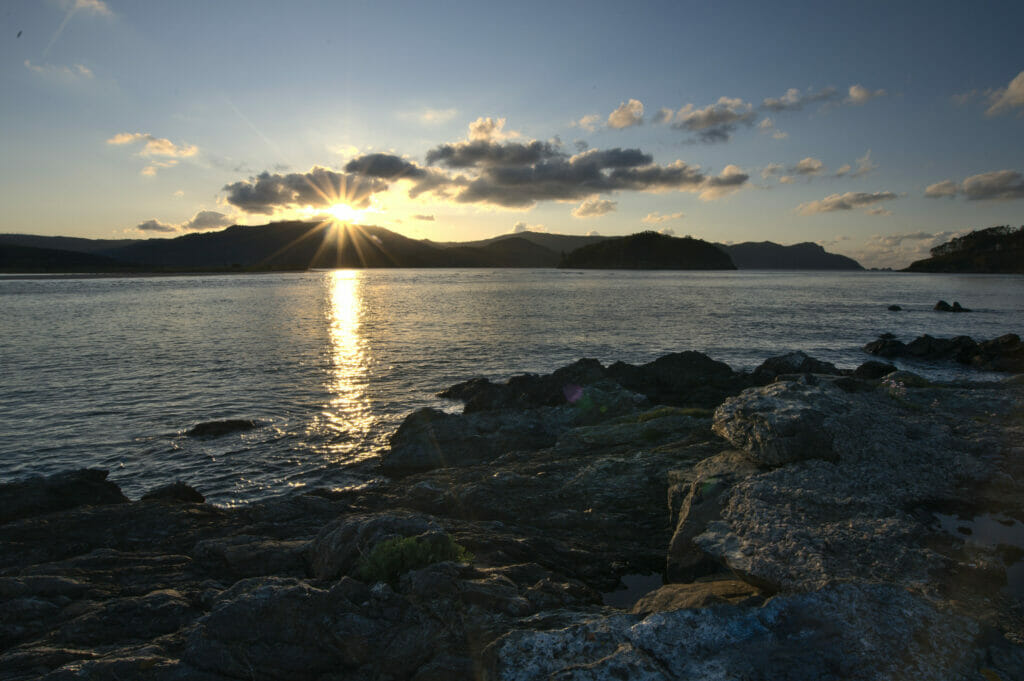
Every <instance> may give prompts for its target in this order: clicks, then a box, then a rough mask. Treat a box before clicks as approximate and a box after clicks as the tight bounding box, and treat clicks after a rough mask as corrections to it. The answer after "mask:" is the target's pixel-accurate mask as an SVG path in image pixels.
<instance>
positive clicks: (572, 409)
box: [0, 339, 1024, 681]
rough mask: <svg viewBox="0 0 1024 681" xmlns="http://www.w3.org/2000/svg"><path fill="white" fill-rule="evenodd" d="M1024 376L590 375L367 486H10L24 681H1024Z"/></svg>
mask: <svg viewBox="0 0 1024 681" xmlns="http://www.w3.org/2000/svg"><path fill="white" fill-rule="evenodd" d="M1018 344H1019V339H1018ZM976 345H977V344H976ZM1002 345H1004V346H1005V345H1007V343H1005V342H1004V343H1003V344H1002ZM964 347H966V345H965V346H964ZM978 347H982V346H978ZM1016 347H1017V346H1014V348H1016ZM1012 351H1013V352H1017V350H1016V349H1013V350H1012ZM980 352H989V347H988V346H984V347H983V350H982V351H980ZM879 354H881V355H882V356H886V355H885V353H879ZM946 354H949V353H946ZM1020 378H1021V377H1020V376H1009V377H1008V378H1007V379H1006V380H1002V381H999V382H988V383H970V384H967V383H957V384H935V383H931V382H929V381H927V380H925V379H923V378H921V377H920V376H917V375H915V374H911V373H909V372H905V371H898V370H896V367H894V366H892V365H889V364H886V363H883V362H878V361H870V362H866V363H865V364H864V365H862V366H861V367H859V368H858V369H857V370H855V371H840V370H838V369H836V367H834V366H832V365H831V364H828V363H826V362H821V361H818V360H815V359H813V358H811V357H808V356H806V355H804V354H802V353H791V354H788V355H783V356H780V357H776V358H772V359H769V360H767V361H766V362H765V363H764V364H762V365H761V366H760V367H758V368H757V369H756V370H755V371H753V372H750V373H742V372H735V371H733V370H732V369H731V368H730V367H728V366H727V365H725V364H722V363H720V362H716V361H714V360H712V359H710V358H708V357H706V356H704V355H702V354H700V353H696V352H684V353H676V354H672V355H667V356H665V357H662V358H660V359H658V360H656V361H654V362H651V363H649V364H646V365H641V366H634V365H629V364H624V363H621V362H618V363H615V364H612V365H610V366H603V365H601V364H600V363H599V362H597V361H596V360H580V361H578V362H576V363H574V364H572V365H569V366H567V367H563V368H562V369H559V370H557V371H555V372H554V373H552V374H549V375H545V376H533V375H528V376H519V377H514V378H512V379H510V380H509V381H507V382H506V383H493V382H490V381H488V380H486V379H473V380H469V381H466V382H464V383H460V384H458V385H455V386H451V387H450V388H448V389H447V390H445V391H444V392H443V393H441V394H442V395H443V396H445V397H449V398H451V399H454V400H461V401H462V402H463V403H464V405H465V408H464V410H463V413H461V414H450V413H445V412H440V411H436V410H432V409H421V410H418V411H416V412H414V413H412V414H410V415H409V416H408V417H407V418H406V420H405V422H404V423H403V424H402V426H401V427H400V428H399V429H398V430H397V431H396V432H395V433H394V435H393V436H392V439H391V446H390V449H389V451H388V452H386V453H385V455H384V456H383V457H382V458H381V459H380V461H379V462H377V463H376V464H374V466H375V468H374V469H373V471H372V473H375V474H376V475H374V476H373V477H372V479H373V482H370V483H367V484H366V485H363V486H360V487H355V488H351V489H342V490H326V489H317V490H311V491H307V492H305V493H301V494H293V495H288V496H282V497H278V498H274V499H270V500H266V501H261V502H256V503H252V504H250V505H247V506H243V507H238V508H220V507H216V506H212V505H209V504H206V503H204V502H203V499H202V496H201V495H200V494H199V492H197V491H196V490H195V489H193V487H191V486H189V485H185V484H181V483H178V484H171V485H168V486H167V487H163V488H160V489H157V490H153V491H152V492H150V493H149V494H147V495H145V496H144V497H143V498H142V499H139V500H137V501H130V500H128V499H126V498H125V497H124V495H123V494H122V493H121V491H120V490H119V489H118V488H117V486H116V485H114V484H113V483H111V482H109V481H108V480H107V479H106V473H105V472H103V471H96V470H81V471H70V472H65V473H61V474H58V475H54V476H51V477H48V478H35V479H29V480H25V481H20V482H16V483H9V484H5V485H0V546H2V550H0V679H3V680H14V679H37V678H43V679H47V680H56V679H81V678H89V679H110V680H112V681H113V680H127V679H159V680H167V681H170V680H173V679H198V680H200V681H203V680H206V681H227V680H228V679H300V680H301V679H309V680H324V681H327V680H331V679H365V680H370V679H375V680H381V681H383V680H396V681H397V680H399V679H413V680H415V681H434V680H442V679H488V680H498V679H502V680H509V681H511V680H514V679H559V680H569V679H574V680H575V679H578V680H582V679H595V680H596V679H627V678H628V679H651V680H654V679H659V680H660V679H673V680H681V679H694V680H696V679H723V680H725V679H740V678H742V679H764V680H769V679H779V680H781V679H786V680H788V681H793V680H802V679H807V680H808V681H810V680H811V679H814V680H816V681H817V680H822V679H837V680H838V679H983V680H987V681H993V680H1002V681H1009V680H1010V679H1020V678H1024V647H1022V644H1024V563H1022V558H1024V548H1022V546H1024V381H1021V380H1020ZM252 427H258V424H252ZM211 429H212V430H213V431H216V430H217V429H216V428H215V427H212V426H211ZM368 479H370V476H368ZM194 485H195V487H197V488H199V490H200V491H201V488H202V485H201V481H194ZM990 527H996V528H999V531H998V532H995V533H993V532H991V531H990V529H989V528H990ZM623 584H626V585H632V586H633V589H632V590H625V591H624V590H622V589H621V587H622V585H623ZM612 603H616V604H619V605H620V606H621V605H626V607H615V606H614V605H611V604H612Z"/></svg>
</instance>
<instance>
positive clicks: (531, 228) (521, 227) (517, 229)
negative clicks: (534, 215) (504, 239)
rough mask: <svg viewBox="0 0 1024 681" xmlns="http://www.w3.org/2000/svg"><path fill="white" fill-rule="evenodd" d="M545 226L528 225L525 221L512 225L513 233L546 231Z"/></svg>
mask: <svg viewBox="0 0 1024 681" xmlns="http://www.w3.org/2000/svg"><path fill="white" fill-rule="evenodd" d="M546 231H548V230H547V227H545V226H544V225H528V224H526V223H525V222H521V221H520V222H517V223H516V224H514V225H512V233H513V234H522V233H523V232H546Z"/></svg>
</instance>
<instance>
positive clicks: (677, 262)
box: [0, 221, 860, 273]
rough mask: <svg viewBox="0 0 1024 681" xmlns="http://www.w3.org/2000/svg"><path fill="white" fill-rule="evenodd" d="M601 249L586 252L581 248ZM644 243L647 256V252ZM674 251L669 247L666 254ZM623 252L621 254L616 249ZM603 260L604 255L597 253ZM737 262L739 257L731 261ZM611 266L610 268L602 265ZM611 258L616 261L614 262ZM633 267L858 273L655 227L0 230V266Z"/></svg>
mask: <svg viewBox="0 0 1024 681" xmlns="http://www.w3.org/2000/svg"><path fill="white" fill-rule="evenodd" d="M587 248H597V249H598V250H591V251H584V252H583V254H582V255H578V254H577V251H580V249H587ZM645 249H647V250H648V251H649V252H647V253H645ZM666 249H667V250H666ZM616 251H621V252H620V253H618V254H616ZM595 258H596V259H595ZM730 258H731V260H730ZM602 263H605V264H602ZM608 263H610V264H608ZM560 264H564V266H566V267H629V268H652V267H653V268H662V269H735V268H737V267H738V268H740V269H859V268H860V266H859V265H858V264H857V263H856V262H855V261H853V260H850V259H849V258H845V257H844V256H838V255H833V254H830V253H826V252H825V250H824V249H822V248H821V247H820V246H817V245H815V244H796V245H794V246H780V245H778V244H774V243H771V242H763V243H748V244H734V245H728V246H726V245H721V244H711V243H708V242H705V241H700V240H698V239H690V238H683V239H677V238H672V237H668V236H665V235H661V234H657V233H654V232H647V233H642V234H641V235H633V236H632V237H604V236H574V235H566V234H548V233H544V232H520V233H515V234H504V235H501V236H497V237H494V238H491V239H483V240H479V241H470V242H464V243H445V242H434V241H430V240H429V239H422V240H418V239H410V238H408V237H405V236H402V235H400V234H396V233H395V232H392V231H390V230H388V229H384V228H383V227H373V226H341V225H338V226H330V227H325V226H324V225H323V224H321V223H315V222H298V221H292V222H275V223H271V224H268V225H259V226H246V225H234V226H232V227H228V228H226V229H223V230H221V231H217V232H203V233H193V234H185V235H182V236H178V237H173V238H170V237H168V238H153V239H81V238H73V237H51V236H38V235H30V234H0V271H3V272H25V273H47V272H51V273H53V272H69V273H79V272H97V273H105V272H110V273H115V272H128V271H130V272H155V273H174V272H247V271H248V272H251V271H277V270H300V271H301V270H306V269H310V268H364V267H365V268H379V267H535V268H547V267H557V266H559V265H560Z"/></svg>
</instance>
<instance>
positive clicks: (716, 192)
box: [699, 165, 750, 201]
mask: <svg viewBox="0 0 1024 681" xmlns="http://www.w3.org/2000/svg"><path fill="white" fill-rule="evenodd" d="M749 179H750V175H748V174H747V173H745V172H743V169H742V168H740V167H739V166H735V165H727V166H726V167H725V168H723V169H722V173H721V174H720V175H718V177H710V178H708V179H707V181H706V182H705V183H704V185H703V187H702V188H701V190H700V195H699V196H700V199H701V200H702V201H713V200H715V199H720V198H722V197H723V196H728V195H729V194H732V193H733V192H736V191H739V190H740V188H741V187H742V186H743V185H744V184H746V182H747V180H749Z"/></svg>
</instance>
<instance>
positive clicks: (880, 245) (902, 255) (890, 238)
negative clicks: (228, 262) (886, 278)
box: [846, 232, 964, 268]
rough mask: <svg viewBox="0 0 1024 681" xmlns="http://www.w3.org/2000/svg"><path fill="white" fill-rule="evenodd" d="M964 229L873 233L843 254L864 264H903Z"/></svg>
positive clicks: (908, 262) (886, 265)
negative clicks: (955, 230) (859, 245)
mask: <svg viewBox="0 0 1024 681" xmlns="http://www.w3.org/2000/svg"><path fill="white" fill-rule="evenodd" d="M962 234H964V232H935V233H931V232H910V233H907V234H874V235H872V236H871V237H869V238H868V240H867V241H866V242H865V243H864V246H863V247H861V248H859V249H850V248H848V247H847V249H846V251H847V252H846V254H847V255H850V256H851V257H853V258H856V260H857V261H858V262H860V263H861V264H862V265H865V266H866V267H892V268H901V267H906V266H907V265H909V264H910V263H911V262H913V261H914V260H921V259H923V258H927V257H929V256H930V255H931V249H932V248H934V247H935V246H938V245H940V244H944V243H946V242H947V241H949V240H950V239H952V238H954V237H956V236H961V235H962Z"/></svg>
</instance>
